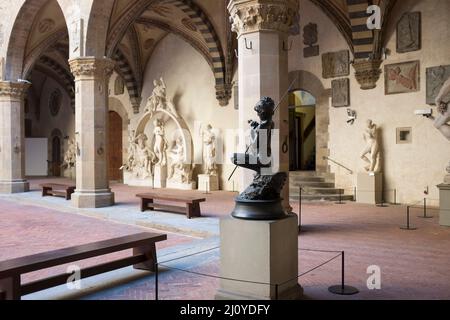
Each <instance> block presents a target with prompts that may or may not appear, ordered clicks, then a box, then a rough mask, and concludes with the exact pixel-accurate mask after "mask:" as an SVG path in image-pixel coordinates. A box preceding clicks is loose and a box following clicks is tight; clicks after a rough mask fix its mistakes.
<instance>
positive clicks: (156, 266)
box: [155, 262, 159, 301]
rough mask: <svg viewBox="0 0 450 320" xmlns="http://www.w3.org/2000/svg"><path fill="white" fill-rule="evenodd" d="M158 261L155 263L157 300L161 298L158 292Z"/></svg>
mask: <svg viewBox="0 0 450 320" xmlns="http://www.w3.org/2000/svg"><path fill="white" fill-rule="evenodd" d="M158 274H159V272H158V262H156V263H155V300H156V301H158V300H159V296H158V295H159V294H158V290H159V288H158Z"/></svg>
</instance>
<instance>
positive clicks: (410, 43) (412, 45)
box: [397, 12, 422, 53]
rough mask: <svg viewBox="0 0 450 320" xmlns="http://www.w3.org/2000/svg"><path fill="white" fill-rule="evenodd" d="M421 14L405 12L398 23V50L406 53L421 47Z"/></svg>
mask: <svg viewBox="0 0 450 320" xmlns="http://www.w3.org/2000/svg"><path fill="white" fill-rule="evenodd" d="M421 28H422V27H421V14H420V12H409V13H405V14H404V15H403V16H402V17H401V18H400V20H399V21H398V24H397V52H398V53H405V52H412V51H417V50H420V49H421Z"/></svg>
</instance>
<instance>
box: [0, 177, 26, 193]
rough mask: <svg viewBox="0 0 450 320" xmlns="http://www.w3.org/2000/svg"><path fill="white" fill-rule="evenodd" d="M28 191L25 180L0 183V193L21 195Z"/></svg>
mask: <svg viewBox="0 0 450 320" xmlns="http://www.w3.org/2000/svg"><path fill="white" fill-rule="evenodd" d="M28 191H30V183H29V182H28V181H26V180H13V181H0V193H4V194H9V193H22V192H28Z"/></svg>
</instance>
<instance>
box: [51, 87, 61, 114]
mask: <svg viewBox="0 0 450 320" xmlns="http://www.w3.org/2000/svg"><path fill="white" fill-rule="evenodd" d="M61 101H62V94H61V91H60V90H59V89H56V90H55V91H53V92H52V94H51V95H50V98H49V101H48V107H49V109H50V114H51V115H52V116H54V117H56V116H57V115H58V113H59V109H60V108H61Z"/></svg>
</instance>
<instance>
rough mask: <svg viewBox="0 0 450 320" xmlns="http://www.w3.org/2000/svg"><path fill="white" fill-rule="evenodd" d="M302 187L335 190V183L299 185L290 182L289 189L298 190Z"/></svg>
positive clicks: (306, 183)
mask: <svg viewBox="0 0 450 320" xmlns="http://www.w3.org/2000/svg"><path fill="white" fill-rule="evenodd" d="M300 186H302V187H312V188H334V183H333V182H305V183H297V182H294V181H290V182H289V188H291V189H293V190H294V189H298V188H299V187H300Z"/></svg>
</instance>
